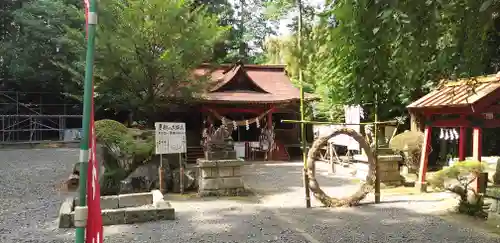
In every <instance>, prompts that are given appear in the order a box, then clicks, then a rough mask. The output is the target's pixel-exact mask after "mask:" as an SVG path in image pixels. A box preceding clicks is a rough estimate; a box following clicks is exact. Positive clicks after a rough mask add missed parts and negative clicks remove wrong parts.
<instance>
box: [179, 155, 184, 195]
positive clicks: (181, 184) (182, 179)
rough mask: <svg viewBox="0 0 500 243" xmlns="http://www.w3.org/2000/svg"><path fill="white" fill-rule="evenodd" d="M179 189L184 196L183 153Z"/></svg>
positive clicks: (180, 160)
mask: <svg viewBox="0 0 500 243" xmlns="http://www.w3.org/2000/svg"><path fill="white" fill-rule="evenodd" d="M179 189H180V191H181V194H184V166H183V164H182V153H179Z"/></svg>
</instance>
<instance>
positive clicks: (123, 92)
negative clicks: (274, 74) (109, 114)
mask: <svg viewBox="0 0 500 243" xmlns="http://www.w3.org/2000/svg"><path fill="white" fill-rule="evenodd" d="M100 6H101V7H100V10H101V12H100V16H101V18H100V22H99V23H100V24H99V32H98V37H97V53H98V55H97V56H96V67H97V77H96V78H97V80H96V83H97V87H96V92H97V93H98V94H100V96H99V97H98V98H99V101H100V102H101V104H105V105H106V106H107V107H109V108H115V109H117V110H121V109H128V110H131V111H133V112H134V113H135V114H137V115H140V116H142V117H144V118H145V119H147V120H148V121H149V122H154V120H155V117H156V114H157V112H156V111H157V108H158V106H159V105H160V101H165V102H166V101H168V99H169V98H172V97H173V96H178V95H183V96H189V95H191V94H192V92H193V91H196V89H195V88H196V87H197V84H198V83H197V82H196V80H195V79H193V77H192V70H193V69H195V68H196V67H198V66H199V65H200V64H201V63H203V62H205V61H207V60H210V59H211V58H212V54H213V52H212V51H213V46H214V44H215V43H217V42H218V41H220V39H221V37H222V36H223V35H224V33H225V31H226V28H223V27H220V26H219V23H218V21H219V19H218V18H217V17H216V16H214V15H211V14H209V13H208V12H207V10H206V9H205V7H196V8H194V9H193V8H192V2H190V1H186V0H150V1H147V2H145V1H142V0H130V1H127V2H124V1H121V0H103V1H102V2H101V3H100Z"/></svg>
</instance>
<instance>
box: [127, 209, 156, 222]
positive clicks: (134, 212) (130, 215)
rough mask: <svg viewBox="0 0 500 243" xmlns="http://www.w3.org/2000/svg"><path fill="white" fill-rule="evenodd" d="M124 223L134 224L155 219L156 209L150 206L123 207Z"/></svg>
mask: <svg viewBox="0 0 500 243" xmlns="http://www.w3.org/2000/svg"><path fill="white" fill-rule="evenodd" d="M123 211H124V212H125V223H126V224H135V223H142V222H149V221H155V220H156V218H157V217H156V211H157V209H156V208H154V207H152V206H150V207H136V208H125V209H124V210H123Z"/></svg>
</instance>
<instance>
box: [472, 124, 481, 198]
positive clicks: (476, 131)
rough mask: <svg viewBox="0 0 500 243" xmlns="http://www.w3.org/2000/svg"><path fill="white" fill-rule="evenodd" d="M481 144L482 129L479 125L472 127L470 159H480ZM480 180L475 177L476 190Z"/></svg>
mask: <svg viewBox="0 0 500 243" xmlns="http://www.w3.org/2000/svg"><path fill="white" fill-rule="evenodd" d="M482 146H483V131H482V129H481V128H480V127H474V128H473V131H472V159H473V160H477V161H481V156H482V149H483V148H482ZM480 184H481V182H480V180H479V178H477V179H476V181H475V183H474V188H475V189H476V192H479V191H480V188H481V185H480Z"/></svg>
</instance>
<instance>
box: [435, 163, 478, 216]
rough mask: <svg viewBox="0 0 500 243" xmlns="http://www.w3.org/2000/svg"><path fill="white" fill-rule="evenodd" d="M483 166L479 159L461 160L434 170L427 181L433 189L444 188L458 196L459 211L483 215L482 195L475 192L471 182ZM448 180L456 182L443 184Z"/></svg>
mask: <svg viewBox="0 0 500 243" xmlns="http://www.w3.org/2000/svg"><path fill="white" fill-rule="evenodd" d="M485 168H486V167H485V165H484V163H481V162H479V161H461V162H457V163H455V164H453V165H452V166H450V167H447V168H444V169H442V170H440V171H438V172H436V173H435V174H434V175H433V176H431V177H430V178H429V179H428V180H427V182H428V183H429V185H430V186H432V187H433V188H435V189H446V190H448V191H451V192H453V193H455V194H457V195H458V196H460V202H459V205H458V211H459V212H460V213H465V214H468V215H475V216H483V215H484V211H483V207H482V206H483V199H482V196H481V195H479V194H477V193H475V191H474V190H473V189H472V188H471V184H472V183H474V181H475V180H476V178H477V176H478V174H479V173H481V172H483V171H484V170H485ZM449 180H454V181H455V182H456V183H455V184H450V185H445V182H446V181H449Z"/></svg>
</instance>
